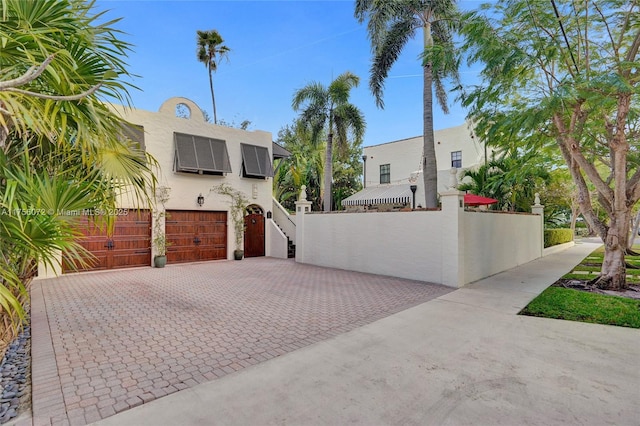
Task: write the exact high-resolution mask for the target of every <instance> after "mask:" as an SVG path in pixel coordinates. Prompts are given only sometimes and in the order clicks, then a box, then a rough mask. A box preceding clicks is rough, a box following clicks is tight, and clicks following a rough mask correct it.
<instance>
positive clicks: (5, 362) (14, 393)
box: [0, 325, 31, 424]
mask: <svg viewBox="0 0 640 426" xmlns="http://www.w3.org/2000/svg"><path fill="white" fill-rule="evenodd" d="M0 376H1V380H0V384H1V385H2V394H1V395H0V424H4V423H7V422H8V421H10V420H12V419H14V418H16V417H17V416H18V415H19V414H23V413H25V412H29V413H30V411H31V327H30V326H29V325H27V326H25V327H24V329H23V331H22V333H20V335H18V337H17V338H16V339H15V340H14V341H13V342H11V344H10V345H9V347H8V348H7V352H6V353H5V355H4V358H3V359H2V364H0Z"/></svg>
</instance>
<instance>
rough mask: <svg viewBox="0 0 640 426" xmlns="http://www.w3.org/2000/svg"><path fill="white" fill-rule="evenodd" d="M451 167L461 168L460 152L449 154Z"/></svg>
mask: <svg viewBox="0 0 640 426" xmlns="http://www.w3.org/2000/svg"><path fill="white" fill-rule="evenodd" d="M451 167H454V168H456V169H461V168H462V151H453V152H452V153H451Z"/></svg>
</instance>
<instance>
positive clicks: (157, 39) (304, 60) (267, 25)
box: [97, 0, 480, 146]
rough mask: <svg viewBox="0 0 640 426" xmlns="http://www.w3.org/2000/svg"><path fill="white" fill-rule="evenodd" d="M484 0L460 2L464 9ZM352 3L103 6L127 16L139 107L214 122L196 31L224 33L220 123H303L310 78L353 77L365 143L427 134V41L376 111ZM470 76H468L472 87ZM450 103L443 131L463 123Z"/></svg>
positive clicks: (440, 118) (408, 53) (408, 55)
mask: <svg viewBox="0 0 640 426" xmlns="http://www.w3.org/2000/svg"><path fill="white" fill-rule="evenodd" d="M479 5H480V1H479V0H470V1H461V2H460V3H459V6H460V7H461V8H463V9H472V8H476V7H477V6H479ZM353 8H354V3H353V1H341V0H340V1H339V0H336V1H304V0H297V1H284V0H282V1H213V0H208V1H158V0H155V1H142V0H139V1H113V0H101V1H99V2H98V3H97V10H105V9H108V10H109V12H108V14H107V17H109V18H117V17H122V18H123V19H122V21H121V22H120V23H118V25H117V28H119V29H121V30H122V31H124V32H125V33H126V35H125V36H124V39H125V40H126V41H128V42H130V43H131V44H133V45H134V48H133V49H134V51H133V53H132V54H131V55H130V57H129V58H128V63H129V65H130V67H129V70H130V72H131V73H133V74H136V75H139V76H140V77H139V78H137V79H136V80H135V81H134V84H135V85H136V86H138V87H139V88H140V89H141V90H140V91H137V90H132V91H131V95H132V99H133V105H134V107H136V108H140V109H145V110H150V111H157V110H158V108H159V107H160V105H161V104H162V102H163V101H164V100H166V99H168V98H170V97H173V96H184V97H186V98H189V99H191V100H193V101H194V102H196V103H197V104H198V105H199V106H200V107H201V108H203V109H205V110H206V111H207V112H208V113H209V114H210V115H211V116H213V113H212V111H213V108H212V106H211V95H210V92H209V83H208V75H207V71H206V68H205V66H204V65H203V64H202V63H200V62H198V61H197V59H196V54H195V51H196V31H197V30H210V29H217V30H218V31H219V32H220V34H221V35H222V37H223V38H224V40H225V44H226V45H227V46H228V47H229V48H231V53H230V55H229V61H228V62H223V63H221V64H220V66H219V68H218V72H217V73H215V74H214V89H215V93H216V107H217V111H218V119H221V118H222V119H224V120H225V121H227V122H235V123H240V122H241V121H243V120H245V119H246V120H250V121H251V123H252V124H251V126H250V128H249V129H250V130H258V129H259V130H266V131H269V132H272V133H273V138H274V140H275V139H276V137H277V133H278V130H279V129H280V128H282V127H283V126H285V125H287V124H290V123H291V122H292V121H293V119H294V118H295V117H296V113H295V112H294V111H293V110H292V109H291V99H292V96H293V93H294V92H295V90H297V89H299V88H301V87H303V86H304V85H306V84H307V83H309V82H312V81H319V82H321V83H323V84H328V83H329V82H330V81H331V80H332V78H334V77H336V76H337V75H339V74H341V73H343V72H345V71H351V72H352V73H354V74H356V75H358V76H359V77H360V79H361V81H360V86H359V87H358V88H356V89H355V90H354V91H353V92H352V96H351V101H352V103H354V104H355V105H357V106H358V107H359V108H360V109H361V110H362V111H363V113H364V115H365V119H366V121H367V132H366V134H365V139H364V145H365V146H367V145H375V144H379V143H384V142H389V141H392V140H397V139H402V138H407V137H413V136H417V135H420V134H421V133H422V78H421V68H420V62H419V60H418V55H419V53H420V49H421V37H418V38H416V39H415V40H412V41H410V42H409V45H408V46H407V47H406V48H405V51H404V52H403V54H402V55H401V57H400V58H399V59H398V61H397V63H396V64H395V65H394V67H393V68H392V69H391V72H390V75H389V78H388V79H387V81H386V86H385V92H384V101H385V109H383V110H381V109H379V108H377V107H376V105H375V102H374V98H373V96H372V95H371V92H370V90H369V87H368V83H369V66H370V63H371V53H370V44H369V40H368V39H367V33H366V26H365V24H359V23H358V21H357V20H356V19H355V18H354V17H353ZM473 74H474V73H473V72H471V71H465V72H464V73H463V80H467V81H472V80H473ZM454 98H455V96H451V97H450V99H449V104H450V109H451V112H450V114H449V115H444V114H442V112H441V111H440V109H439V107H437V108H436V109H435V111H434V113H435V114H434V116H435V118H434V125H435V128H436V129H441V128H446V127H451V126H456V125H459V124H462V123H463V122H464V116H465V113H464V111H463V110H462V108H460V107H459V105H457V104H456V103H455V99H454Z"/></svg>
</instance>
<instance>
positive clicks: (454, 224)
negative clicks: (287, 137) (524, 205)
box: [296, 191, 542, 287]
mask: <svg viewBox="0 0 640 426" xmlns="http://www.w3.org/2000/svg"><path fill="white" fill-rule="evenodd" d="M463 198H464V194H463V193H462V192H459V191H447V192H444V193H442V194H441V199H442V210H441V211H411V212H402V211H400V212H386V213H380V212H378V213H373V212H367V213H334V214H319V213H315V214H314V213H303V212H302V211H301V210H300V205H299V206H298V209H297V213H296V219H297V229H296V231H297V234H298V235H297V239H298V244H297V246H296V250H297V251H299V252H300V253H296V261H297V262H302V263H311V264H314V265H320V266H328V267H333V268H340V269H346V270H352V271H360V272H369V273H374V274H381V275H389V276H394V277H401V278H409V279H415V280H420V281H429V282H433V283H438V284H444V285H447V286H452V287H461V286H464V285H466V284H468V283H470V282H473V281H477V280H479V279H482V278H485V277H488V276H490V275H493V274H496V273H498V272H501V271H504V270H507V269H510V268H513V267H515V266H517V265H521V264H523V263H526V262H529V261H531V260H534V259H537V258H539V257H541V255H542V218H541V216H540V215H537V214H536V215H533V214H505V213H482V212H469V211H465V210H464V206H463ZM307 204H310V203H307Z"/></svg>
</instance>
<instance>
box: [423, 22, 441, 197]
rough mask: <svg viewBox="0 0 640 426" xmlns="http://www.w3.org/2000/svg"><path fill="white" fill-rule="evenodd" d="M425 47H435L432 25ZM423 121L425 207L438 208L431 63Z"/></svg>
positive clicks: (425, 78)
mask: <svg viewBox="0 0 640 426" xmlns="http://www.w3.org/2000/svg"><path fill="white" fill-rule="evenodd" d="M423 31H424V47H425V48H426V47H428V46H431V45H433V39H432V38H431V25H430V24H428V23H427V24H425V26H424V28H423ZM422 71H423V92H422V101H423V105H422V110H423V112H422V119H423V135H422V140H423V142H422V143H423V152H424V158H423V159H422V178H423V180H424V195H425V207H426V208H428V209H430V208H436V207H438V165H437V163H436V149H435V145H434V144H435V138H434V136H433V69H432V66H431V64H430V63H428V64H425V65H424V66H423V69H422Z"/></svg>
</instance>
